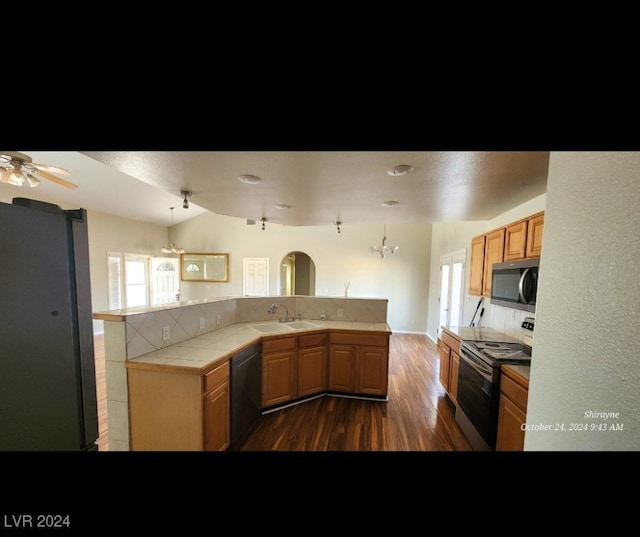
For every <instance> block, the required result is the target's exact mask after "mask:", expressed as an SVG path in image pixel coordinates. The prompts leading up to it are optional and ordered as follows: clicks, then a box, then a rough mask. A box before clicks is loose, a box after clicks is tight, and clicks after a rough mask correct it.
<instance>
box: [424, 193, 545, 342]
mask: <svg viewBox="0 0 640 537" xmlns="http://www.w3.org/2000/svg"><path fill="white" fill-rule="evenodd" d="M545 201H546V194H542V195H540V196H537V197H535V198H533V199H531V200H529V201H527V202H525V203H523V204H521V205H518V206H517V207H514V208H513V209H511V210H509V211H506V212H504V213H502V214H500V215H498V216H496V217H495V218H493V219H491V220H479V221H476V222H442V223H434V224H433V235H432V239H431V270H430V272H431V275H432V276H431V279H430V281H429V318H428V321H427V335H428V336H429V337H430V338H431V339H433V340H434V341H435V340H436V339H437V337H438V329H439V328H440V327H439V326H438V324H439V322H440V316H439V308H438V298H439V296H440V269H439V264H440V256H442V255H444V254H448V253H451V252H455V251H456V250H462V249H465V250H466V252H467V259H466V262H465V267H464V271H465V274H464V301H463V314H462V319H463V322H462V324H463V326H469V323H471V320H472V318H473V315H474V313H475V311H476V308H477V306H478V301H479V299H480V297H478V296H473V295H469V294H468V290H469V277H470V274H469V267H470V266H471V239H472V238H473V237H476V236H477V235H481V234H482V233H485V232H487V231H491V230H493V229H496V228H499V227H501V226H504V225H506V224H510V223H511V222H515V221H517V220H520V219H521V218H525V217H527V216H530V215H532V214H535V213H538V212H540V211H544V210H545ZM545 227H546V214H545ZM543 243H544V241H543ZM543 255H544V254H543ZM483 307H484V308H485V311H484V315H483V316H482V320H481V323H480V326H486V327H489V328H495V329H496V330H500V331H501V332H506V333H509V334H510V335H513V336H516V337H517V335H518V334H516V333H511V330H513V329H514V328H516V327H518V326H519V325H520V321H521V319H522V318H523V317H524V316H525V315H524V312H521V311H519V310H514V309H512V308H502V307H500V306H492V305H491V300H490V299H489V298H485V300H484V303H483ZM479 313H480V312H478V314H479ZM526 316H531V314H530V313H526ZM477 320H478V317H476V321H477ZM536 330H537V326H536Z"/></svg>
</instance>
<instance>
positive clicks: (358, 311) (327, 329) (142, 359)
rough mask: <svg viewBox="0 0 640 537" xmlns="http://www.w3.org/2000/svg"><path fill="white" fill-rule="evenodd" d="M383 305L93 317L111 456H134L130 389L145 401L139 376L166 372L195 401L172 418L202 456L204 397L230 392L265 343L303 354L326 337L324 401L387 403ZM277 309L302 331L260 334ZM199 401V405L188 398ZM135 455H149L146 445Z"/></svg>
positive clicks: (218, 307) (206, 305)
mask: <svg viewBox="0 0 640 537" xmlns="http://www.w3.org/2000/svg"><path fill="white" fill-rule="evenodd" d="M387 302H388V301H387V299H364V298H337V297H336V298H330V297H310V296H273V297H222V298H213V299H203V300H197V301H189V302H176V303H171V304H165V305H161V306H150V307H140V308H129V309H127V310H112V311H103V312H96V313H94V314H93V318H94V319H96V320H102V321H103V322H104V333H105V357H106V381H107V412H108V422H109V425H108V426H109V450H111V451H118V450H121V451H122V450H123V451H128V450H131V449H136V447H135V446H132V438H131V435H130V431H131V425H132V423H131V416H132V412H134V413H135V412H136V408H139V406H138V403H139V402H140V401H135V402H133V401H131V400H130V396H131V393H130V392H131V390H132V389H133V390H134V391H136V390H137V391H136V393H141V391H140V390H138V389H137V388H136V386H139V384H136V383H139V381H140V378H138V377H140V375H144V374H145V373H144V372H150V373H146V375H151V376H153V374H154V372H155V373H158V372H165V373H166V372H171V373H172V374H175V375H176V377H175V378H176V379H179V380H178V381H177V382H183V383H185V385H187V384H188V385H190V388H189V389H188V390H190V393H191V394H192V395H190V396H188V397H186V399H185V405H186V406H185V408H184V409H180V408H177V409H176V408H174V409H173V413H174V414H176V415H178V414H179V415H181V416H182V418H180V419H184V422H185V427H187V428H190V430H191V431H192V432H193V431H199V432H195V433H193V434H190V435H187V437H188V440H186V441H185V442H186V443H185V444H184V446H183V447H180V449H205V444H206V439H205V437H204V435H206V431H204V429H206V427H203V426H200V424H201V423H202V422H204V421H205V420H206V419H207V418H206V416H204V415H203V413H204V412H206V403H205V404H204V405H203V404H202V397H203V394H204V395H206V394H214V393H215V394H224V391H225V384H224V383H225V379H226V380H227V384H226V389H227V392H228V374H229V371H228V362H229V360H230V358H231V357H232V356H234V355H235V354H236V353H238V352H239V351H241V350H242V349H244V348H246V347H248V346H251V345H253V344H256V343H260V342H263V341H271V340H273V341H276V342H278V341H279V342H286V341H288V340H293V339H295V340H296V352H297V353H300V352H302V351H303V349H304V345H306V343H304V342H303V341H306V340H303V336H305V337H306V336H314V338H313V341H314V342H317V341H318V339H317V336H318V335H320V334H323V333H324V334H325V335H326V341H327V344H328V346H327V347H326V349H327V352H328V367H327V368H326V369H325V370H327V371H328V373H327V374H326V377H324V378H326V385H325V386H326V388H325V390H324V391H326V392H327V393H329V392H334V391H335V392H336V393H340V392H344V393H353V392H360V393H362V395H371V396H372V397H374V398H381V399H384V398H386V383H387V369H388V338H389V335H390V334H391V330H390V328H389V326H388V324H387V322H386V317H387ZM274 303H278V304H282V305H284V306H285V308H286V309H287V311H288V312H290V313H291V315H292V316H296V317H298V318H301V319H304V320H305V321H308V322H307V323H304V322H303V323H300V324H296V323H291V326H299V327H300V328H291V327H288V328H283V329H282V330H277V331H275V332H270V331H267V332H263V331H261V330H259V329H258V328H259V327H260V326H261V325H266V326H267V329H269V327H273V328H275V329H278V328H279V326H277V323H278V318H277V316H274V315H272V314H269V313H268V310H269V308H270V306H271V305H272V304H274ZM282 324H283V325H284V324H287V323H282ZM363 338H364V339H363ZM367 338H371V339H370V341H371V342H372V343H371V345H369V344H367V345H363V343H365V342H367V341H369V339H367ZM298 342H299V345H300V349H299V350H298ZM314 345H315V347H312V348H316V349H317V348H318V346H317V343H314ZM347 359H351V360H353V364H354V365H352V366H346V367H345V366H343V365H341V364H343V363H346V362H344V360H347ZM332 362H333V367H332ZM355 364H364V365H363V367H362V368H361V371H360V373H361V374H360V376H357V375H356V377H357V378H355V377H354V378H353V379H351V380H350V379H349V378H348V377H349V376H350V375H352V373H351V371H352V370H355V371H356V372H357V370H356V368H357V366H355ZM369 364H375V366H372V367H369ZM383 368H384V370H382V369H383ZM169 378H170V377H162V380H158V379H154V380H153V381H152V383H153V382H156V381H157V382H159V383H160V384H162V382H166V379H169ZM145 382H146V380H145ZM332 382H333V384H332ZM332 386H333V388H332ZM321 391H322V390H321ZM147 392H148V390H147ZM196 392H197V394H198V397H197V398H196V396H195V395H193V394H195V393H196ZM316 393H319V392H317V390H316ZM294 395H297V392H296V393H295V394H294ZM224 397H227V396H224ZM294 398H295V397H294ZM156 402H157V401H156ZM141 404H143V403H141ZM143 406H144V405H143ZM264 406H269V405H264ZM170 410H171V408H167V411H170ZM189 422H190V423H191V425H189ZM151 425H153V424H151ZM138 429H139V427H138ZM149 433H150V431H147V432H146V433H145V434H144V435H143V437H145V438H146V439H147V440H148V439H149V438H152V437H153V434H149ZM147 440H145V442H146V441H147ZM140 445H144V449H149V446H148V444H142V443H141V444H140ZM159 445H160V446H161V447H160V449H175V448H174V447H173V446H171V447H167V446H166V445H164V444H162V442H160V444H159ZM223 445H224V443H222V444H221V446H223Z"/></svg>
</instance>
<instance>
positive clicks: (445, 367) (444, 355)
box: [440, 343, 451, 391]
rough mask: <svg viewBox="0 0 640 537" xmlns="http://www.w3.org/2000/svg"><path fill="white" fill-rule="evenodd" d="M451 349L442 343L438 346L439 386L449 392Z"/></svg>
mask: <svg viewBox="0 0 640 537" xmlns="http://www.w3.org/2000/svg"><path fill="white" fill-rule="evenodd" d="M450 357H451V349H450V348H449V347H448V346H447V345H445V344H444V343H441V344H440V384H442V385H443V386H444V389H445V390H447V391H449V378H450V377H449V375H450V373H451V358H450Z"/></svg>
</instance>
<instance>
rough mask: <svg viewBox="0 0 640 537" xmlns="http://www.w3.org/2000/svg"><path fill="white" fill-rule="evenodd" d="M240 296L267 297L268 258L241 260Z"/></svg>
mask: <svg viewBox="0 0 640 537" xmlns="http://www.w3.org/2000/svg"><path fill="white" fill-rule="evenodd" d="M242 294H243V295H245V296H269V258H268V257H243V258H242Z"/></svg>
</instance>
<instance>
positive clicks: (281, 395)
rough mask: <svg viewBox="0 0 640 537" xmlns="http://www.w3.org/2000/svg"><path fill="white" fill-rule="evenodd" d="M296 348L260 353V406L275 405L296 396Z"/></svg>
mask: <svg viewBox="0 0 640 537" xmlns="http://www.w3.org/2000/svg"><path fill="white" fill-rule="evenodd" d="M296 366H297V360H296V350H295V349H291V350H287V351H282V352H272V353H266V354H264V353H263V355H262V406H263V407H267V406H271V405H277V404H279V403H284V402H286V401H290V400H291V399H295V398H296V397H297V382H296V378H297V374H298V373H297V367H296Z"/></svg>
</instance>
